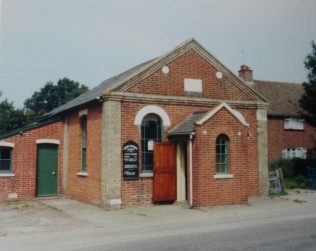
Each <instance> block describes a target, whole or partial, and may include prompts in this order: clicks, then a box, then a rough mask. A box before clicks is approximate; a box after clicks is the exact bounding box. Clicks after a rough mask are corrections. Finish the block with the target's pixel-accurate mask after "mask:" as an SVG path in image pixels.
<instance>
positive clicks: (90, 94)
mask: <svg viewBox="0 0 316 251" xmlns="http://www.w3.org/2000/svg"><path fill="white" fill-rule="evenodd" d="M154 60H155V59H152V60H149V61H146V62H144V63H141V64H139V65H137V66H135V67H133V68H131V69H129V70H127V71H125V72H123V73H120V74H118V75H116V76H114V77H111V78H108V79H107V80H104V81H103V82H102V83H101V84H100V85H98V86H96V87H95V88H93V89H91V90H89V91H87V92H85V93H83V94H82V95H80V96H78V97H77V98H75V99H73V100H71V101H69V102H68V103H66V104H64V105H62V106H59V107H57V108H56V109H54V110H52V111H51V112H49V113H48V114H46V115H47V116H52V115H55V114H58V113H61V112H63V111H67V110H69V109H71V108H74V107H77V106H80V105H83V104H86V103H89V102H91V101H93V100H95V99H97V98H98V97H101V96H102V95H103V94H104V93H105V92H106V91H107V90H108V89H110V88H111V87H113V86H115V85H117V84H120V83H122V82H124V81H125V79H127V78H129V77H130V76H131V75H133V74H135V73H137V72H139V71H140V70H142V69H143V68H145V67H147V66H148V65H150V64H151V63H152V62H153V61H154Z"/></svg>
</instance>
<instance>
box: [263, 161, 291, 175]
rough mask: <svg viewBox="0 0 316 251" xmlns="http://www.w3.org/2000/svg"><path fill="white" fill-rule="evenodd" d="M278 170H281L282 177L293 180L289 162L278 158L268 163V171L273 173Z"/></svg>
mask: <svg viewBox="0 0 316 251" xmlns="http://www.w3.org/2000/svg"><path fill="white" fill-rule="evenodd" d="M279 168H281V169H282V171H283V175H284V177H286V178H293V177H294V176H295V175H294V169H293V165H292V162H291V160H289V159H282V158H278V159H275V160H273V161H271V162H270V163H269V171H275V170H276V169H279Z"/></svg>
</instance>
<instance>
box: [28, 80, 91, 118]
mask: <svg viewBox="0 0 316 251" xmlns="http://www.w3.org/2000/svg"><path fill="white" fill-rule="evenodd" d="M88 90H89V89H88V87H87V86H85V85H81V84H79V83H78V82H75V81H73V80H70V79H68V78H63V79H60V80H58V82H57V84H56V85H55V84H54V83H53V82H47V83H46V85H45V86H44V87H43V88H41V89H40V90H39V91H36V92H34V93H33V95H32V97H31V98H28V99H27V100H25V102H24V106H25V108H26V111H27V113H28V116H29V117H34V119H35V120H36V119H38V118H39V117H40V116H42V115H44V114H45V113H48V112H50V111H51V110H53V109H55V108H57V107H59V106H61V105H63V104H65V103H66V102H68V101H70V100H72V99H74V98H76V97H78V96H79V95H81V94H82V93H84V92H86V91H88Z"/></svg>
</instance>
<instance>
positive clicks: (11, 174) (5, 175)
mask: <svg viewBox="0 0 316 251" xmlns="http://www.w3.org/2000/svg"><path fill="white" fill-rule="evenodd" d="M14 176H15V174H14V173H0V177H14Z"/></svg>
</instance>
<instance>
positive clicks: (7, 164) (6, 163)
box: [0, 160, 11, 171]
mask: <svg viewBox="0 0 316 251" xmlns="http://www.w3.org/2000/svg"><path fill="white" fill-rule="evenodd" d="M10 170H11V160H0V171H10Z"/></svg>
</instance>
